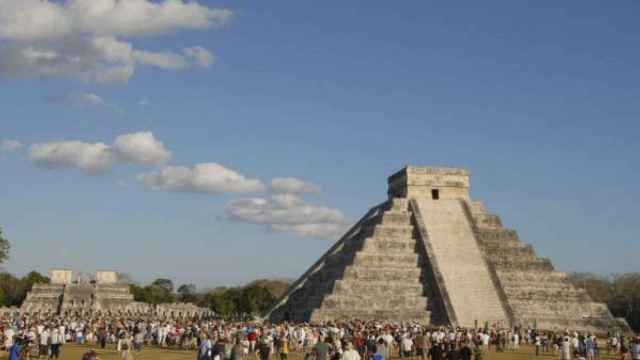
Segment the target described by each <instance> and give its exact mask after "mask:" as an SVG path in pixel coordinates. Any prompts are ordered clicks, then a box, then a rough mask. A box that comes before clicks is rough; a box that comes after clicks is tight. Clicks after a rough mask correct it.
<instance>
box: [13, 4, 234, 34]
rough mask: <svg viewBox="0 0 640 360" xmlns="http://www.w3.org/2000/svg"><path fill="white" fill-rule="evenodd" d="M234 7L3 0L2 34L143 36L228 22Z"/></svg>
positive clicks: (203, 27)
mask: <svg viewBox="0 0 640 360" xmlns="http://www.w3.org/2000/svg"><path fill="white" fill-rule="evenodd" d="M232 17H233V12H231V11H230V10H227V9H216V8H209V7H206V6H203V5H200V4H199V3H197V2H195V1H183V0H164V1H151V0H65V1H62V2H54V1H47V0H19V1H16V0H0V38H5V39H11V40H18V41H34V40H44V39H58V38H61V37H64V36H68V35H72V34H93V35H115V36H138V35H150V34H161V33H166V32H171V31H176V30H180V29H206V28H209V27H211V26H220V25H224V24H226V23H228V22H229V21H230V20H231V18H232Z"/></svg>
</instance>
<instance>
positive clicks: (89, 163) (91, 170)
mask: <svg viewBox="0 0 640 360" xmlns="http://www.w3.org/2000/svg"><path fill="white" fill-rule="evenodd" d="M29 159H31V161H33V162H34V163H35V164H36V165H40V166H44V167H49V168H78V169H81V170H83V171H84V172H85V173H87V174H89V175H97V174H101V173H104V172H107V171H109V170H111V167H112V166H113V163H114V157H113V154H112V152H111V150H110V149H109V147H108V146H107V145H105V144H103V143H100V142H98V143H87V142H82V141H57V142H49V143H44V144H34V145H32V146H31V148H30V151H29Z"/></svg>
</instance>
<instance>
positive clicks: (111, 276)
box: [20, 270, 211, 317]
mask: <svg viewBox="0 0 640 360" xmlns="http://www.w3.org/2000/svg"><path fill="white" fill-rule="evenodd" d="M51 274H52V279H54V280H55V282H54V283H51V284H35V285H34V286H33V288H32V289H31V291H30V292H29V293H28V294H27V298H26V299H25V301H24V303H23V304H22V306H21V308H20V311H21V312H22V313H30V314H36V313H38V314H41V315H45V314H84V313H92V312H101V313H111V314H138V315H154V316H164V317H193V316H206V315H210V314H211V312H210V311H209V310H208V309H204V308H199V307H197V306H195V305H193V304H182V303H178V304H161V305H157V306H154V305H150V304H145V303H140V302H135V301H134V299H133V295H132V294H131V292H130V291H129V285H128V284H126V283H122V282H119V280H118V276H117V273H116V272H114V271H98V272H96V276H95V279H94V280H93V281H91V280H90V279H88V278H87V277H86V276H77V278H76V279H75V281H74V280H73V273H72V272H71V271H70V270H64V271H60V270H53V271H51Z"/></svg>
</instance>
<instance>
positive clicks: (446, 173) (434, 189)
mask: <svg viewBox="0 0 640 360" xmlns="http://www.w3.org/2000/svg"><path fill="white" fill-rule="evenodd" d="M388 183H389V191H388V194H389V196H390V197H399V198H414V197H420V198H431V199H435V200H437V199H469V171H467V170H466V169H462V168H449V167H431V166H406V167H404V168H403V169H402V170H400V171H398V172H396V173H395V174H393V175H391V176H390V177H389V179H388Z"/></svg>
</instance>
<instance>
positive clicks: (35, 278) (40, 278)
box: [22, 271, 51, 291]
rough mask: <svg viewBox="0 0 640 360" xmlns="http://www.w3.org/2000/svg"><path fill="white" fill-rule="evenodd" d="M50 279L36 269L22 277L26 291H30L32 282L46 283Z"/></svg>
mask: <svg viewBox="0 0 640 360" xmlns="http://www.w3.org/2000/svg"><path fill="white" fill-rule="evenodd" d="M50 281H51V280H50V279H49V278H48V277H46V276H44V275H42V274H40V273H39V272H37V271H32V272H30V273H28V274H27V275H25V277H23V278H22V282H23V283H24V285H25V288H26V289H27V291H30V290H31V288H32V287H33V285H34V284H48V283H49V282H50Z"/></svg>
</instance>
